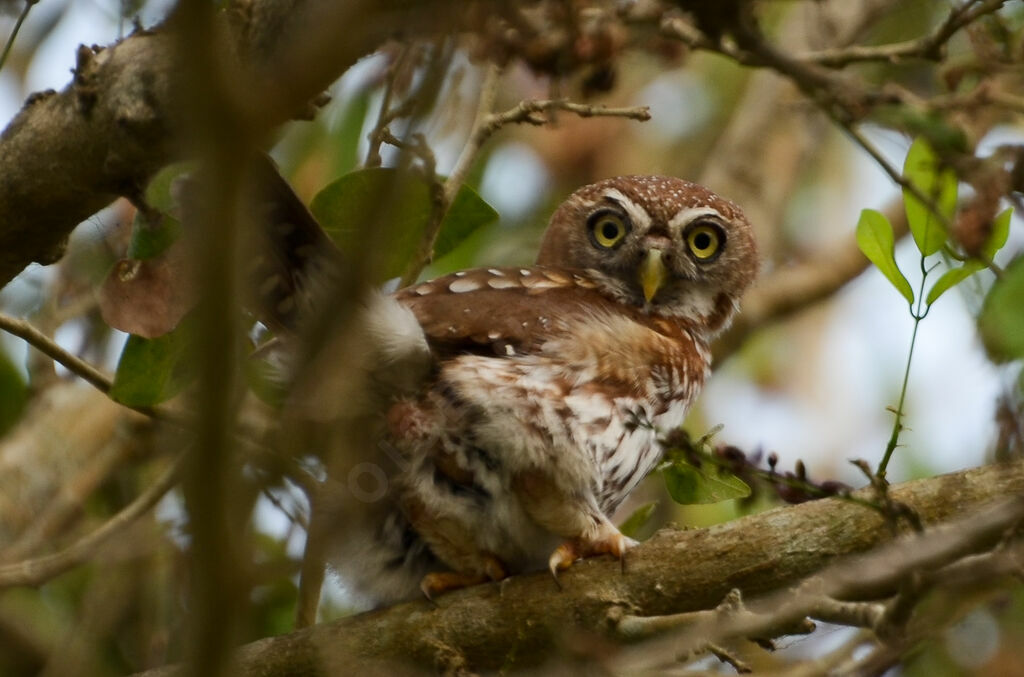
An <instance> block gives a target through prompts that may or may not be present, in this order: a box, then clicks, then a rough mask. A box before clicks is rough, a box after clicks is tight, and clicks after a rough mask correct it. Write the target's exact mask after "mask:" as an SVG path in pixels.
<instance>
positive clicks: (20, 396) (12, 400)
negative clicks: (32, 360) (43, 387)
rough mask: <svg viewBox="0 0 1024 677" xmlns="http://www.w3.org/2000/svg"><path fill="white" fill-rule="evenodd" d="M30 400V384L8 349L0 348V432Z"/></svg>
mask: <svg viewBox="0 0 1024 677" xmlns="http://www.w3.org/2000/svg"><path fill="white" fill-rule="evenodd" d="M27 402H28V386H27V385H26V383H25V379H24V378H23V377H22V375H21V372H20V371H19V370H18V368H17V367H16V366H15V365H14V363H13V362H12V361H11V358H10V357H9V356H8V355H7V353H6V351H3V350H0V434H2V433H5V432H7V430H9V429H10V428H11V426H13V425H14V424H15V423H17V421H18V418H19V417H20V416H21V412H22V410H24V408H25V404H26V403H27Z"/></svg>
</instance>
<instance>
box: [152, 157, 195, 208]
mask: <svg viewBox="0 0 1024 677" xmlns="http://www.w3.org/2000/svg"><path fill="white" fill-rule="evenodd" d="M196 166H197V165H196V163H195V162H176V163H174V164H170V165H167V166H166V167H164V168H163V169H161V170H160V171H159V172H157V173H156V174H155V175H154V176H153V178H152V179H150V180H149V183H148V184H146V195H145V198H146V204H148V205H149V206H150V207H153V208H154V209H157V210H159V211H161V212H164V213H165V214H177V213H178V203H177V201H176V200H175V199H174V195H173V194H172V191H171V187H172V186H173V185H174V182H175V181H176V180H177V179H178V177H180V176H184V175H185V174H189V173H191V172H193V171H195V168H196Z"/></svg>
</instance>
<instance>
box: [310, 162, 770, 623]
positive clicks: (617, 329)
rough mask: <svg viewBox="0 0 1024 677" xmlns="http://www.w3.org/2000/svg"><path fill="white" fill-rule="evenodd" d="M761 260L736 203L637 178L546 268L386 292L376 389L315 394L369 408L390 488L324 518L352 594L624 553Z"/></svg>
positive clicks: (545, 250)
mask: <svg viewBox="0 0 1024 677" xmlns="http://www.w3.org/2000/svg"><path fill="white" fill-rule="evenodd" d="M756 269H757V255H756V247H755V243H754V238H753V235H752V232H751V227H750V224H749V223H748V222H747V220H746V218H745V217H744V215H743V213H742V212H741V211H740V209H739V208H738V207H737V206H736V205H734V204H733V203H731V202H729V201H728V200H725V199H723V198H721V197H719V196H717V195H715V194H714V193H712V192H711V191H710V190H708V189H706V188H704V187H702V186H699V185H696V184H693V183H690V182H687V181H684V180H681V179H677V178H672V177H664V176H621V177H616V178H612V179H607V180H604V181H601V182H598V183H595V184H592V185H589V186H586V187H584V188H581V189H580V190H578V191H576V192H575V193H573V194H572V195H571V196H570V197H569V198H568V199H567V200H566V201H565V202H564V203H562V204H561V206H559V207H558V208H557V210H556V211H555V212H554V215H553V216H552V218H551V221H550V224H549V226H548V228H547V230H546V233H545V235H544V238H543V241H542V244H541V247H540V253H539V255H538V257H537V262H536V264H535V265H533V266H530V267H493V268H479V269H473V270H464V271H459V272H456V273H452V274H450V275H446V276H443V277H440V278H437V279H433V280H430V281H428V282H423V283H420V284H416V285H414V286H410V287H407V288H405V289H401V290H399V291H398V292H396V293H394V294H391V295H387V296H385V295H382V294H376V295H373V296H372V297H371V299H370V300H369V301H368V302H367V303H366V305H365V307H364V308H363V310H362V311H361V313H360V316H359V318H357V320H358V321H360V322H362V324H363V326H364V328H365V329H364V339H365V340H364V341H363V344H362V345H363V348H361V349H360V350H347V351H345V352H346V354H349V355H356V356H358V359H359V360H361V366H360V368H361V369H362V372H361V373H362V374H363V375H364V377H365V378H363V379H362V380H361V381H360V380H359V379H349V381H348V382H347V383H348V385H342V386H339V388H340V389H336V390H333V391H332V390H331V389H330V388H328V389H327V390H324V386H323V383H324V380H325V379H324V378H323V375H324V374H325V373H326V372H325V370H324V369H321V368H319V367H316V366H314V367H313V368H312V369H311V370H310V371H311V372H312V373H314V374H316V375H317V378H316V379H315V381H316V382H317V384H318V385H317V388H318V390H317V389H314V391H315V394H314V395H313V396H312V397H307V398H306V401H307V402H309V401H314V402H316V403H329V402H351V401H356V400H358V401H360V402H364V403H365V402H369V403H370V404H364V405H363V406H361V407H360V408H359V409H360V411H359V412H358V415H355V414H352V415H351V416H355V417H356V418H358V419H359V420H360V421H361V423H359V424H358V425H357V426H355V427H354V428H350V432H351V433H352V434H351V435H349V436H348V437H347V439H349V440H350V441H351V440H352V439H355V438H358V440H359V441H358V444H359V445H361V446H362V447H363V448H364V452H363V454H362V456H361V457H360V458H361V459H362V461H361V463H360V465H361V466H363V470H364V471H365V470H366V468H370V469H371V470H372V472H373V473H375V474H376V475H378V477H377V479H378V480H383V481H382V482H378V485H377V487H378V488H379V489H380V490H379V491H376V490H375V491H373V492H370V493H367V492H366V491H362V492H359V491H355V492H354V491H353V489H354V487H352V486H349V487H348V488H349V491H344V489H345V486H344V482H336V483H335V485H336V486H337V488H338V491H336V492H335V495H332V493H331V490H329V489H328V490H326V491H325V497H324V500H323V501H321V510H320V514H319V522H320V523H321V524H322V525H323V524H327V525H328V528H329V529H334V530H336V531H337V537H336V538H332V539H331V543H330V547H329V553H328V555H329V557H328V559H329V561H330V563H331V566H332V567H333V568H334V569H335V570H336V571H337V573H338V574H339V576H340V577H341V579H342V581H343V583H344V584H345V585H346V586H347V588H348V589H349V590H350V591H351V592H353V593H354V594H356V595H357V596H360V597H363V598H366V599H368V600H370V601H371V602H372V603H374V604H387V603H392V602H396V601H400V600H405V599H409V598H412V597H416V596H419V595H421V594H426V595H427V596H428V597H432V596H434V595H437V594H439V593H442V592H444V591H447V590H451V589H455V588H461V587H464V586H469V585H473V584H476V583H481V582H486V581H495V580H500V579H502V578H504V577H506V576H508V575H511V574H514V573H518V572H523V571H529V570H534V569H542V568H544V567H547V568H549V569H550V570H551V571H552V572H553V573H555V574H556V576H557V573H558V572H559V571H560V570H563V569H565V568H567V567H569V566H570V565H571V564H572V563H573V562H574V561H576V560H577V559H579V558H584V557H590V556H594V555H600V554H609V555H613V556H615V557H620V558H621V557H622V556H623V554H624V553H625V552H626V550H627V549H629V548H630V547H632V546H633V545H634V541H632V540H631V539H629V538H627V537H626V536H624V535H623V534H622V533H620V532H619V530H618V529H617V528H616V526H615V525H614V524H613V522H612V521H611V518H612V515H613V514H614V512H615V510H616V508H617V507H618V506H619V505H620V504H621V503H622V502H623V501H624V500H625V499H626V497H627V496H628V495H629V493H630V492H631V491H632V490H633V489H634V488H635V487H636V486H637V484H638V483H639V482H640V481H641V480H642V479H643V478H644V476H646V475H647V474H648V473H649V472H650V471H651V469H652V468H654V467H655V465H656V464H657V463H658V461H659V459H660V455H661V449H660V446H659V442H658V437H659V433H660V431H665V430H669V429H672V428H675V427H677V426H679V425H680V424H681V423H682V422H683V419H684V418H685V416H686V413H687V410H688V409H689V408H690V406H691V405H692V404H693V402H694V400H695V398H696V397H697V395H698V393H699V392H700V390H701V387H702V385H703V383H704V381H705V380H706V378H707V376H708V374H709V369H710V362H711V352H710V348H709V344H710V342H711V341H712V339H713V338H714V337H715V336H716V334H718V333H719V332H720V331H721V330H722V329H723V328H724V327H726V326H727V325H728V323H729V321H730V318H731V317H732V316H733V314H734V313H735V311H736V309H737V306H738V302H739V299H740V297H741V295H742V294H743V292H744V291H745V290H746V289H747V287H748V286H749V285H750V284H751V282H752V281H753V279H754V276H755V272H756ZM313 364H314V365H316V360H313ZM352 383H357V384H361V385H360V387H369V388H371V389H373V391H374V393H375V395H374V397H372V398H365V397H364V398H357V397H356V396H355V395H354V393H353V392H352V391H351V387H353V386H351V384H352ZM346 389H349V390H346ZM345 406H348V405H345ZM328 409H329V410H331V411H333V412H334V415H341V414H340V413H339V412H340V409H338V408H337V407H335V408H333V409H332V408H331V407H328ZM345 415H349V414H345ZM321 418H322V417H321ZM353 435H354V436H355V437H352V436H353ZM367 464H369V465H367ZM336 479H337V478H336ZM328 484H329V483H328ZM353 493H355V494H357V495H353ZM360 494H361V495H360ZM371 494H372V495H371Z"/></svg>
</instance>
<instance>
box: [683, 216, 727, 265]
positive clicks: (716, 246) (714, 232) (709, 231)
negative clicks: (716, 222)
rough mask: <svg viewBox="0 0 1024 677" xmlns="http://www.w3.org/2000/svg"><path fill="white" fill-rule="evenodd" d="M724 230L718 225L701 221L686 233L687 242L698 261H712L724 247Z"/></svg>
mask: <svg viewBox="0 0 1024 677" xmlns="http://www.w3.org/2000/svg"><path fill="white" fill-rule="evenodd" d="M723 239H724V238H723V235H722V230H721V229H720V228H719V227H718V226H713V225H710V224H707V223H699V224H697V225H696V226H694V227H693V228H691V229H690V232H688V233H687V234H686V244H687V246H688V247H689V248H690V251H691V252H693V255H694V256H695V257H696V258H697V260H698V261H710V260H711V259H713V258H714V257H715V255H716V254H718V253H719V251H721V249H722V240H723Z"/></svg>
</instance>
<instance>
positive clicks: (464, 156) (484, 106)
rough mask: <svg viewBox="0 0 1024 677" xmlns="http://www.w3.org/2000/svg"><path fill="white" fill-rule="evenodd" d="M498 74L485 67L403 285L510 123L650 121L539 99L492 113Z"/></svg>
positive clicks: (637, 111)
mask: <svg viewBox="0 0 1024 677" xmlns="http://www.w3.org/2000/svg"><path fill="white" fill-rule="evenodd" d="M498 77H499V71H498V68H497V67H496V66H487V71H486V73H485V75H484V79H483V83H482V84H481V88H480V96H479V103H478V106H477V113H476V116H475V117H474V120H473V125H472V128H471V130H470V134H469V138H468V139H467V141H466V146H465V147H464V148H463V150H462V153H461V154H460V155H459V159H458V160H457V162H456V164H455V168H454V169H453V170H452V173H451V174H450V175H449V177H448V179H447V180H446V181H445V182H444V184H443V187H442V192H441V194H440V195H438V196H437V197H436V198H435V203H437V204H435V205H434V206H433V208H432V218H431V221H430V223H429V224H428V227H427V229H426V231H425V232H424V234H423V239H422V241H421V242H420V247H419V249H418V250H417V253H416V255H415V256H414V257H413V261H412V263H411V264H410V267H409V269H408V270H407V271H406V273H405V274H404V275H403V276H402V282H401V284H402V286H405V285H408V284H411V283H412V282H414V281H415V280H416V278H417V277H418V276H419V274H420V273H421V272H422V271H423V269H424V268H425V267H426V266H427V265H428V264H429V263H430V261H431V258H432V257H433V252H434V244H435V242H436V240H437V236H438V234H439V232H440V229H441V223H442V220H443V218H444V214H445V213H446V212H447V211H448V208H449V207H451V204H452V201H453V200H454V199H455V196H456V195H457V194H458V192H459V189H460V188H462V184H463V183H464V182H465V180H466V175H467V174H468V173H469V170H470V169H472V167H473V162H474V161H475V160H476V158H477V156H478V155H479V153H480V150H481V148H483V146H484V144H485V143H487V140H488V139H490V138H491V136H493V135H494V134H495V133H496V132H497V131H498V130H499V129H501V128H502V127H504V126H506V125H511V124H531V125H536V126H541V125H546V124H548V123H550V122H551V119H550V116H549V115H548V114H550V113H551V112H553V111H558V110H561V111H566V112H569V113H572V114H574V115H578V116H579V117H583V118H589V117H622V118H628V119H631V120H639V121H641V122H643V121H646V120H650V119H651V114H650V111H649V110H648V108H647V106H636V107H629V108H610V107H607V106H601V105H592V104H584V103H576V102H574V101H569V100H567V99H540V100H534V99H531V100H526V101H520V102H519V103H518V104H517V105H515V106H513V107H512V108H510V109H509V110H507V111H504V112H501V113H492V112H491V106H492V105H493V104H494V99H495V96H496V94H497V86H498Z"/></svg>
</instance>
